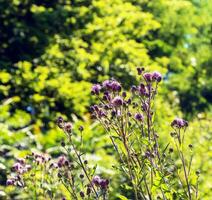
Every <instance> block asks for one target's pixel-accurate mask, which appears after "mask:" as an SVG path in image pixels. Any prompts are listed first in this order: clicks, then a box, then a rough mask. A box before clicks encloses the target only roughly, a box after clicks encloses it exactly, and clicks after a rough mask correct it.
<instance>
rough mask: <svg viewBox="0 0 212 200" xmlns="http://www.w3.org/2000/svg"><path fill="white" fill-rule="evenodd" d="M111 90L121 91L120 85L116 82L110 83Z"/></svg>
mask: <svg viewBox="0 0 212 200" xmlns="http://www.w3.org/2000/svg"><path fill="white" fill-rule="evenodd" d="M111 89H112V90H113V91H115V92H119V91H121V84H120V83H119V82H117V81H112V82H111Z"/></svg>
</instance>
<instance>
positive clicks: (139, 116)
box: [135, 113, 144, 122]
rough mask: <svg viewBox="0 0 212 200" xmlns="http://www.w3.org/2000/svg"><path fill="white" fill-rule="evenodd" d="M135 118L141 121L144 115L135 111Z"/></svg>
mask: <svg viewBox="0 0 212 200" xmlns="http://www.w3.org/2000/svg"><path fill="white" fill-rule="evenodd" d="M135 119H136V120H137V121H140V122H141V121H143V120H144V116H143V115H142V114H140V113H136V114H135Z"/></svg>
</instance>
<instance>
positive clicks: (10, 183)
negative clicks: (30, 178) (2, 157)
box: [6, 179, 15, 185]
mask: <svg viewBox="0 0 212 200" xmlns="http://www.w3.org/2000/svg"><path fill="white" fill-rule="evenodd" d="M14 183H15V181H14V179H7V182H6V185H14Z"/></svg>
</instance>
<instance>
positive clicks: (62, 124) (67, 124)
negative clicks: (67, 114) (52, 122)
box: [57, 117, 73, 134]
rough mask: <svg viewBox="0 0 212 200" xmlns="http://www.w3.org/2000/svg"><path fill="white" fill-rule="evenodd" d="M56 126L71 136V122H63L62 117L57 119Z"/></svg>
mask: <svg viewBox="0 0 212 200" xmlns="http://www.w3.org/2000/svg"><path fill="white" fill-rule="evenodd" d="M57 125H58V127H59V128H61V129H62V130H63V131H64V132H65V133H68V134H71V132H72V129H73V125H72V123H71V122H65V121H64V119H63V118H62V117H58V118H57Z"/></svg>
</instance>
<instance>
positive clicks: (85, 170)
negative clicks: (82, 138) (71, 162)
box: [69, 138, 99, 199]
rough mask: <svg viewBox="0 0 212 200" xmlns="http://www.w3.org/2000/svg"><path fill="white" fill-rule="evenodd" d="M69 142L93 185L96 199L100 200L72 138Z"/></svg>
mask: <svg viewBox="0 0 212 200" xmlns="http://www.w3.org/2000/svg"><path fill="white" fill-rule="evenodd" d="M69 140H70V144H71V145H72V147H73V150H74V152H75V154H76V156H77V159H78V160H79V162H80V166H81V167H82V170H83V172H84V174H85V176H86V177H87V179H88V181H89V183H90V185H91V187H92V189H93V191H94V193H95V195H96V198H97V199H98V198H99V195H98V193H97V191H96V189H95V187H94V186H93V184H92V181H91V179H90V177H89V175H88V173H87V171H86V169H85V166H84V164H83V162H82V159H81V156H80V155H79V154H78V152H77V150H76V148H75V146H74V144H73V143H72V141H71V138H69Z"/></svg>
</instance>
